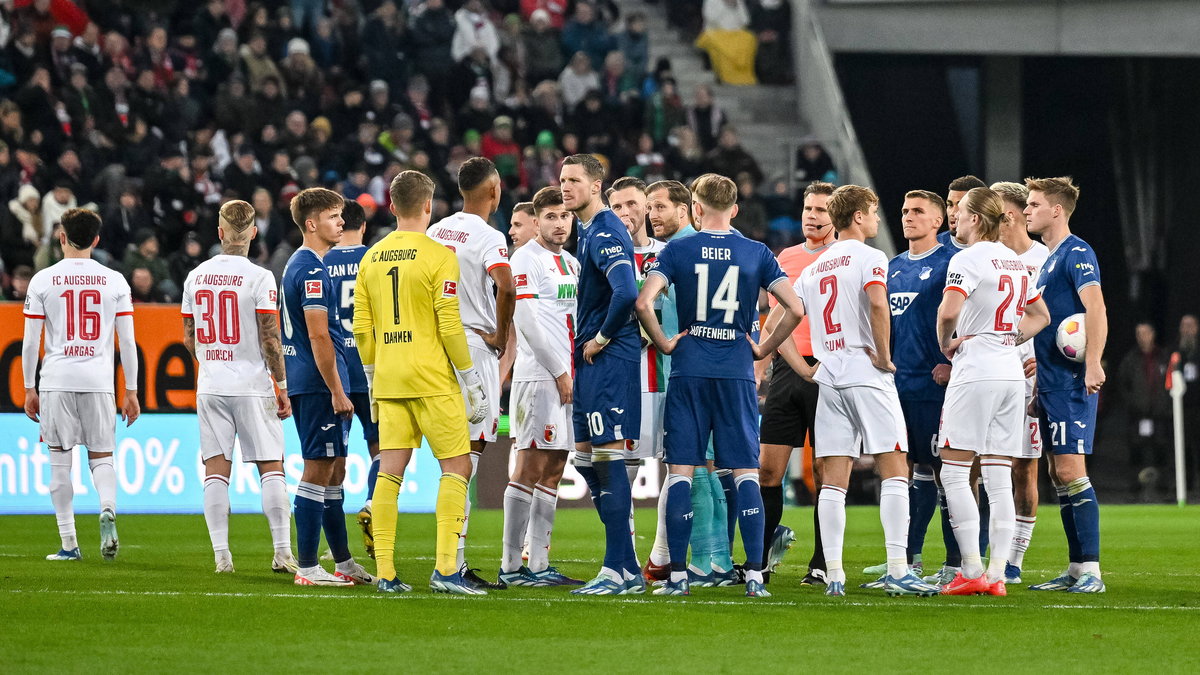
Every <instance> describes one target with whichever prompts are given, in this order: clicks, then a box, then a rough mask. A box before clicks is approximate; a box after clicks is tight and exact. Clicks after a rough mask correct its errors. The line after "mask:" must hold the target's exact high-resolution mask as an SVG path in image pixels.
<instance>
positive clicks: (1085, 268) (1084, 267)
mask: <svg viewBox="0 0 1200 675" xmlns="http://www.w3.org/2000/svg"><path fill="white" fill-rule="evenodd" d="M1075 269H1077V270H1079V271H1080V272H1083V276H1085V277H1086V276H1088V275H1089V274H1095V273H1096V266H1095V265H1093V264H1092V263H1086V262H1081V263H1075Z"/></svg>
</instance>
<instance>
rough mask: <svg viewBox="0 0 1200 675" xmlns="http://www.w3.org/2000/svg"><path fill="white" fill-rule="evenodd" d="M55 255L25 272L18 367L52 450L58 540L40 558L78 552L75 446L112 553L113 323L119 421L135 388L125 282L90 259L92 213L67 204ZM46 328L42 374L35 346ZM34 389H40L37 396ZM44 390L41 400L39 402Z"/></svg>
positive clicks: (130, 418)
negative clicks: (82, 455) (82, 451)
mask: <svg viewBox="0 0 1200 675" xmlns="http://www.w3.org/2000/svg"><path fill="white" fill-rule="evenodd" d="M57 236H58V241H59V243H60V244H61V245H62V252H63V259H62V260H60V261H59V262H57V263H55V264H54V265H51V266H50V267H47V268H46V269H44V270H42V271H40V272H38V273H37V274H35V275H33V278H32V279H30V281H29V290H28V294H27V295H26V297H25V309H24V313H25V338H24V341H23V342H22V343H21V371H22V374H23V375H24V377H25V414H26V415H27V416H29V419H31V420H33V421H34V422H37V423H38V424H39V425H40V430H41V436H42V441H43V442H44V443H45V444H46V446H47V448H48V449H49V451H50V502H51V503H52V504H54V515H55V518H56V519H57V520H58V536H59V538H60V539H61V540H62V542H61V543H62V545H61V547H60V549H59V551H58V553H54V554H51V555H48V556H46V560H79V559H80V558H82V557H83V555H82V554H81V553H80V552H79V542H78V540H77V539H76V535H75V508H74V503H73V500H74V498H75V490H74V487H73V485H72V478H71V464H72V462H73V461H74V458H75V446H77V445H82V446H85V447H87V450H88V467H89V468H90V469H91V471H92V483H93V485H95V486H96V493H97V494H98V495H99V497H100V555H101V556H103V558H104V559H105V560H112V559H114V558H116V557H117V550H118V548H119V547H120V542H119V541H118V540H117V522H116V517H117V515H116V514H117V472H116V469H115V467H114V466H113V451H114V450H115V449H116V444H117V440H116V433H117V431H116V418H115V417H114V416H113V409H114V408H115V407H116V406H115V403H114V401H113V376H114V373H113V352H112V349H113V330H114V329H115V330H116V332H117V338H118V339H119V340H120V343H121V356H122V359H121V368H122V370H124V371H125V396H124V399H122V402H121V408H120V414H121V419H123V420H125V425H126V426H129V425H130V424H133V423H134V421H135V420H137V418H138V415H140V414H141V406H140V405H139V403H138V396H137V393H138V392H137V381H138V369H137V365H138V364H137V343H136V342H135V341H134V337H133V304H132V300H131V299H130V293H129V284H128V283H127V282H126V281H125V278H124V277H122V276H121V275H120V274H118V273H117V272H114V271H112V270H110V269H108V268H107V267H105V266H103V265H101V264H100V263H98V262H96V261H94V260H92V249H93V248H95V246H96V244H97V243H98V242H99V241H100V217H99V216H97V215H96V214H95V213H93V212H91V211H86V210H84V209H70V210H69V211H67V212H66V213H64V214H63V216H62V229H61V230H59V231H58V235H57ZM43 328H44V329H45V338H46V344H45V348H46V351H45V357H44V358H43V360H42V369H41V381H40V382H39V381H38V379H37V375H38V348H39V347H41V346H42V333H43ZM39 389H40V394H41V396H40V397H39ZM42 398H44V399H45V401H44V402H43V400H42Z"/></svg>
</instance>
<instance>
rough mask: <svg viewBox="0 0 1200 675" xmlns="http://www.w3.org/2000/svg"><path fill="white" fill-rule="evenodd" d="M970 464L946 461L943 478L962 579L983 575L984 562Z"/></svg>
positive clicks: (943, 467) (943, 463)
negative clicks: (960, 553) (960, 559)
mask: <svg viewBox="0 0 1200 675" xmlns="http://www.w3.org/2000/svg"><path fill="white" fill-rule="evenodd" d="M971 464H972V462H970V461H966V462H957V461H952V460H948V459H943V460H942V474H941V475H942V489H944V490H945V491H946V506H947V507H949V509H950V523H951V524H952V525H953V526H954V540H955V541H957V542H958V549H959V551H961V552H962V575H963V577H965V578H967V579H974V578H976V577H978V576H980V575H981V574H983V560H982V559H981V558H980V557H979V505H978V504H976V503H975V495H974V494H972V493H971Z"/></svg>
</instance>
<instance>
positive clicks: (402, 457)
mask: <svg viewBox="0 0 1200 675" xmlns="http://www.w3.org/2000/svg"><path fill="white" fill-rule="evenodd" d="M433 189H434V185H433V181H432V180H430V178H429V177H428V176H426V175H425V174H423V173H420V172H418V171H402V172H401V173H399V174H397V175H396V177H395V178H393V179H392V184H391V186H390V188H389V191H390V194H391V199H392V206H391V209H392V214H393V215H394V216H395V217H396V231H395V232H392V233H391V234H389V235H388V236H386V237H384V238H383V239H382V240H380V241H379V243H377V244H375V245H374V246H372V247H371V249H370V250H369V251H367V254H366V256H364V257H363V260H362V263H361V264H360V265H359V268H358V281H357V284H356V286H355V300H354V302H355V312H354V339H355V341H356V342H357V343H358V352H359V356H360V357H361V358H362V361H363V369H364V372H365V373H366V375H367V383H368V384H369V385H370V386H371V402H372V406H373V408H374V411H373V412H372V416H373V417H375V419H376V420H377V421H378V422H379V478H378V481H377V483H376V486H375V500H376V501H378V502H379V505H380V508H379V510H378V511H374V522H373V532H374V535H375V565H376V572H377V575H378V577H379V586H378V591H379V592H380V593H404V592H406V591H410V590H412V587H411V586H409V585H408V584H405V583H404V582H402V581H400V578H399V576H398V575H397V574H396V565H395V555H396V551H395V549H396V503H397V500H398V498H399V495H400V485H401V483H402V482H403V480H404V469H405V467H407V466H408V462H409V460H410V459H411V458H412V453H413V448H417V447H420V445H421V438H422V437H424V438H425V439H427V440H428V441H429V447H430V449H431V450H432V451H433V456H434V457H435V458H436V459H437V460H438V463H439V464H440V465H441V468H442V477H441V481H440V483H439V484H438V496H437V506H436V507H435V517H436V519H437V547H436V550H437V553H436V563H435V566H434V571H433V574H432V575H431V576H430V579H429V587H430V588H431V589H433V591H434V592H438V593H454V594H459V595H486V594H487V591H486V590H484V589H481V588H476V587H475V585H474V584H471V583H469V582H467V581H466V580H465V579H463V575H462V573H461V569H460V567H459V566H458V563H457V560H456V557H457V552H456V551H457V542H458V540H459V530H461V529H462V527H463V524H464V522H465V521H466V503H467V483H468V481H469V480H470V475H471V459H470V457H469V455H470V449H471V445H470V436H468V432H467V427H468V423H470V424H478V423H479V422H480V421H482V420H483V419H485V418H486V417H487V415H488V412H489V409H490V405H489V402H488V399H487V394H486V393H485V391H484V381H483V378H482V376H480V374H479V372H478V371H477V370H476V369H475V368H474V367H473V366H472V364H471V352H470V350H469V349H468V348H467V338H466V335H465V334H464V331H463V324H462V319H461V318H460V316H459V310H458V306H459V303H458V288H459V282H458V279H459V276H458V259H457V257H456V256H455V255H454V253H453V252H451V251H449V250H447V248H446V247H445V246H443V245H441V243H440V242H437V241H434V240H433V239H431V238H429V237H428V236H427V235H426V234H425V230H426V228H428V227H429V219H430V216H431V214H432V212H433ZM456 373H457V376H456ZM460 381H462V382H466V383H467V401H466V403H465V404H464V401H463V395H462V392H461V390H460V388H459V382H460ZM468 405H469V406H470V413H469V415H470V416H469V417H468V410H467V407H466V406H468Z"/></svg>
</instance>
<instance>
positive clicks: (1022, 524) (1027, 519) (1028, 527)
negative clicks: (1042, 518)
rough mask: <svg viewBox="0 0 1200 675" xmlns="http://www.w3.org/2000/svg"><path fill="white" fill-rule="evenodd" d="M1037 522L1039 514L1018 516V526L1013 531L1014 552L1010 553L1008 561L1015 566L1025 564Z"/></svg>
mask: <svg viewBox="0 0 1200 675" xmlns="http://www.w3.org/2000/svg"><path fill="white" fill-rule="evenodd" d="M1036 524H1037V516H1017V527H1016V529H1015V530H1014V531H1013V543H1012V553H1009V554H1008V562H1010V563H1012V564H1013V566H1015V567H1020V566H1021V565H1023V564H1025V551H1026V550H1028V549H1029V542H1030V541H1032V540H1033V526H1034V525H1036Z"/></svg>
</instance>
